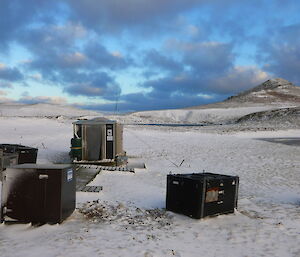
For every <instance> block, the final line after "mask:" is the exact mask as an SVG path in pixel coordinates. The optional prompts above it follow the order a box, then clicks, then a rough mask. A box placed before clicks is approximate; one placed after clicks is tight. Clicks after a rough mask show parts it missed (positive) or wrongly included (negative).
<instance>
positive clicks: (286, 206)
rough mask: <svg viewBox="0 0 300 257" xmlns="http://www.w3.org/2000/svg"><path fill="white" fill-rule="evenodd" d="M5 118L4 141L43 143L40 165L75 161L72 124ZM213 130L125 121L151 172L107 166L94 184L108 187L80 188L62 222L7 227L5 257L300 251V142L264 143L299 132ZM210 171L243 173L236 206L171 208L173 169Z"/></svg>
mask: <svg viewBox="0 0 300 257" xmlns="http://www.w3.org/2000/svg"><path fill="white" fill-rule="evenodd" d="M0 122H1V132H0V142H2V143H21V144H25V145H29V146H34V147H38V148H39V156H38V162H40V163H46V162H65V161H67V159H68V151H69V146H70V138H71V136H72V126H71V122H72V120H69V119H47V118H20V117H9V118H7V117H6V118H4V117H2V118H0ZM211 132H214V131H213V130H211V131H210V130H209V129H203V130H202V129H199V128H197V129H196V128H193V127H190V128H184V129H183V128H178V129H177V128H166V127H164V128H159V127H147V126H145V127H144V126H126V127H125V129H124V141H125V142H124V144H125V145H124V148H125V150H126V151H127V154H128V155H129V156H130V157H131V158H133V159H137V160H141V161H144V162H145V163H146V166H147V169H145V170H142V169H141V170H137V172H136V173H135V174H132V173H122V172H112V171H103V172H101V173H100V174H99V175H98V176H97V177H96V178H95V180H94V181H93V182H91V185H102V186H103V191H102V192H100V193H83V192H82V193H77V209H76V211H75V212H74V213H73V215H72V216H71V217H69V218H68V219H67V220H66V221H65V222H63V223H62V224H61V225H43V226H40V227H32V226H31V225H30V224H15V225H4V224H2V225H0V256H3V257H12V256H15V257H17V256H30V257H40V256H43V257H54V256H55V257H66V256H72V257H81V256H130V257H132V256H143V257H150V256H155V257H157V256H162V257H165V256H182V257H190V256H212V257H213V256H230V257H241V256H244V257H246V256H248V257H250V256H251V257H252V256H278V257H279V256H280V257H286V256H295V257H296V256H300V245H299V242H300V232H299V231H300V172H299V170H300V146H299V145H297V144H295V145H293V144H292V145H287V144H284V141H282V143H280V140H278V141H277V143H274V142H270V141H266V139H273V138H280V139H282V138H296V139H297V138H298V139H299V134H300V130H299V129H296V130H285V131H264V132H250V131H248V132H231V133H222V131H221V130H218V131H217V132H214V133H211ZM291 140H292V139H291ZM182 160H184V162H183V164H182V166H181V167H179V168H178V167H177V166H178V164H180V163H181V162H182ZM175 164H176V165H177V166H176V165H175ZM203 170H205V171H207V172H216V173H223V174H230V175H238V176H239V177H240V192H239V202H238V211H237V212H236V213H234V214H230V215H223V216H218V217H215V218H205V219H203V220H194V219H190V218H188V217H185V216H183V215H179V214H174V213H171V212H165V210H164V209H163V208H164V207H165V194H166V175H167V174H169V173H170V172H172V173H190V172H202V171H203Z"/></svg>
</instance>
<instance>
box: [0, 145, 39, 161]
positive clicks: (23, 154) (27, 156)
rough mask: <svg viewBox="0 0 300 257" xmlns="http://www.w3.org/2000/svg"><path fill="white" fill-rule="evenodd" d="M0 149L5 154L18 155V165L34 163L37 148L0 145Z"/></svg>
mask: <svg viewBox="0 0 300 257" xmlns="http://www.w3.org/2000/svg"><path fill="white" fill-rule="evenodd" d="M0 148H1V149H2V150H3V152H4V153H7V154H8V153H17V154H18V155H19V158H18V164H23V163H36V159H37V154H38V149H37V148H33V147H29V146H24V145H17V144H0Z"/></svg>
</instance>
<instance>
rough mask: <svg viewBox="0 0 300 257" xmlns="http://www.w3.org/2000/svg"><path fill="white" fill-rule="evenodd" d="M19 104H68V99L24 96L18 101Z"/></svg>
mask: <svg viewBox="0 0 300 257" xmlns="http://www.w3.org/2000/svg"><path fill="white" fill-rule="evenodd" d="M18 102H19V103H23V104H38V103H47V104H67V99H66V98H64V97H58V96H52V97H51V96H35V97H32V96H28V95H27V96H23V97H21V98H20V99H19V100H18Z"/></svg>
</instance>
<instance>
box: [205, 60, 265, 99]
mask: <svg viewBox="0 0 300 257" xmlns="http://www.w3.org/2000/svg"><path fill="white" fill-rule="evenodd" d="M270 77H271V76H270V75H269V74H268V73H266V72H265V71H263V70H261V69H259V68H258V67H254V66H237V67H234V68H233V69H231V70H230V71H229V72H228V73H227V74H226V75H225V76H222V77H218V78H216V79H211V80H209V81H208V83H207V84H206V86H205V87H206V89H205V91H209V92H215V93H218V94H231V95H232V94H236V93H240V92H242V91H244V90H247V89H249V88H252V87H254V86H257V85H259V84H261V83H262V82H264V81H266V80H268V79H269V78H270Z"/></svg>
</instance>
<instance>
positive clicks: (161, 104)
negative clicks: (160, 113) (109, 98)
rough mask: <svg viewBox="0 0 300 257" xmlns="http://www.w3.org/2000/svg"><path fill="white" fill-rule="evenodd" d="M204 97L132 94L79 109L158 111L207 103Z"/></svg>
mask: <svg viewBox="0 0 300 257" xmlns="http://www.w3.org/2000/svg"><path fill="white" fill-rule="evenodd" d="M215 99H216V98H215ZM210 101H211V100H208V99H207V98H206V97H201V96H192V95H190V96H182V95H173V96H168V97H167V98H157V97H153V96H151V95H149V94H145V93H133V94H127V95H122V96H121V97H120V100H119V101H118V102H113V103H108V104H88V103H86V104H81V105H77V106H78V107H80V108H84V109H90V110H102V111H110V112H131V111H143V110H160V109H172V108H184V107H189V106H194V105H199V103H203V104H205V103H209V102H210Z"/></svg>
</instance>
